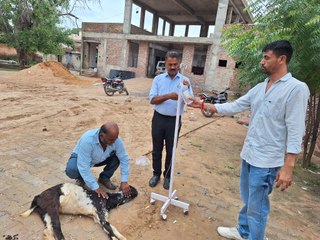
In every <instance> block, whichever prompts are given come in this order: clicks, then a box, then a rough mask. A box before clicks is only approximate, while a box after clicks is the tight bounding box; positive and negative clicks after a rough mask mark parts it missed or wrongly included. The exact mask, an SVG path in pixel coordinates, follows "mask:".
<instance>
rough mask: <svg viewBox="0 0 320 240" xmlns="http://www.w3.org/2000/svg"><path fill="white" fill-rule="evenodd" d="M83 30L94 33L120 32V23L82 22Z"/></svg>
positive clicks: (121, 27) (121, 25) (121, 28)
mask: <svg viewBox="0 0 320 240" xmlns="http://www.w3.org/2000/svg"><path fill="white" fill-rule="evenodd" d="M82 31H83V32H96V33H122V31H123V24H122V23H88V22H84V23H82Z"/></svg>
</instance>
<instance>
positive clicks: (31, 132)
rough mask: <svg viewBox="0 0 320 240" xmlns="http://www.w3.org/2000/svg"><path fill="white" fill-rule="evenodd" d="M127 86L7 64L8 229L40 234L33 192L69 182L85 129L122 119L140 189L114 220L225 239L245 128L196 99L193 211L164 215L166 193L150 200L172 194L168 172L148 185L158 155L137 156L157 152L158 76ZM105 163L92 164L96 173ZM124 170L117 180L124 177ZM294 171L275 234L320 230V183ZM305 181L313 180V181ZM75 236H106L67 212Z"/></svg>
mask: <svg viewBox="0 0 320 240" xmlns="http://www.w3.org/2000/svg"><path fill="white" fill-rule="evenodd" d="M125 83H126V85H127V88H128V90H129V93H130V94H129V96H126V95H124V94H123V95H120V94H115V95H114V96H113V97H109V96H107V95H106V94H105V93H104V91H103V88H102V86H101V85H100V81H99V79H92V78H90V79H89V78H84V77H81V79H80V78H78V77H74V76H71V75H70V74H69V73H68V72H66V71H64V70H63V69H60V68H59V66H56V65H55V64H51V65H50V64H47V65H41V66H39V65H37V66H35V67H33V68H31V69H26V70H23V71H20V72H18V73H16V72H5V71H1V72H0V109H1V111H0V130H1V138H0V149H1V151H0V163H1V165H0V178H1V182H0V189H1V193H0V233H1V235H0V238H1V237H2V238H3V239H19V240H30V239H42V231H43V229H44V226H43V224H42V222H41V220H40V218H39V216H38V215H37V214H35V213H34V214H32V215H31V216H30V217H29V218H26V219H23V218H21V217H20V216H19V213H21V212H22V211H24V210H25V209H27V208H28V207H29V205H30V203H31V201H32V199H33V197H34V196H35V195H36V194H38V193H40V192H41V191H43V190H45V189H46V188H48V187H51V186H53V185H55V184H58V183H62V182H74V181H73V180H71V179H69V178H68V177H66V175H65V173H64V169H65V164H66V161H67V159H68V157H69V154H70V151H71V150H72V149H73V147H74V146H75V143H76V141H77V140H78V138H79V137H80V136H81V134H82V133H83V132H85V131H86V130H88V129H91V128H95V127H99V126H100V125H101V124H103V123H104V122H106V121H109V120H114V121H116V122H117V123H118V124H119V126H120V135H121V137H122V138H123V140H124V142H125V145H126V148H127V151H128V153H129V155H130V157H131V158H132V161H131V174H130V184H131V185H133V186H135V187H136V188H137V189H138V191H139V196H138V197H137V198H136V199H134V200H133V201H132V202H131V203H128V204H126V205H123V206H120V207H118V208H117V209H114V210H112V211H111V213H110V218H109V220H110V222H111V223H112V224H113V225H114V226H116V227H117V229H118V230H119V231H120V232H121V233H122V234H123V235H124V236H126V237H127V238H128V239H149V240H151V239H153V240H158V239H159V240H160V239H173V240H179V239H184V240H191V239H192V240H194V239H201V240H202V239H222V238H220V237H219V236H218V234H217V233H216V228H217V227H218V226H219V225H227V226H233V225H235V224H236V220H237V212H238V210H239V208H240V207H241V201H240V196H239V187H238V185H239V170H240V169H239V166H240V159H239V153H240V150H241V147H242V143H243V139H244V137H245V134H246V131H247V129H246V128H245V127H244V126H242V125H239V124H237V123H236V119H237V118H231V117H223V116H217V115H216V116H214V117H212V118H205V117H204V116H202V114H201V113H200V111H199V110H195V109H190V108H188V109H187V110H186V112H185V114H184V116H183V126H182V130H181V137H180V139H179V145H178V148H177V157H176V166H175V175H174V184H173V187H174V189H176V190H177V195H178V197H179V200H181V201H183V202H186V203H189V204H190V210H189V214H188V215H184V214H183V211H182V209H180V208H178V207H174V206H169V208H168V210H167V212H166V213H167V216H168V218H167V221H163V220H161V218H160V208H161V207H162V205H163V203H162V202H160V201H156V202H155V204H154V205H151V204H150V194H151V192H155V193H159V194H162V195H164V196H167V195H168V191H166V190H164V189H163V187H162V183H163V179H162V180H161V184H159V185H158V186H157V187H155V188H154V189H151V188H150V187H149V186H148V180H149V178H150V177H151V176H152V170H151V165H147V166H138V165H136V164H135V161H136V159H137V158H138V157H140V156H142V155H145V154H147V155H146V156H147V157H148V158H149V159H150V160H151V155H150V151H151V149H152V145H151V133H150V130H151V118H152V113H153V110H152V106H151V105H150V104H149V102H148V92H149V89H150V86H151V83H152V79H147V78H144V79H141V78H140V79H131V80H127V81H125ZM100 171H101V169H99V168H96V169H94V172H95V175H96V176H98V174H99V172H100ZM119 180H120V175H119V170H117V172H116V173H115V176H114V177H113V182H114V183H117V184H119ZM301 183H303V181H302V180H301V179H298V178H297V177H296V178H295V182H294V184H293V186H292V187H291V188H290V189H289V190H288V191H287V192H285V193H281V192H279V191H278V190H276V191H274V192H273V193H272V195H271V208H272V211H271V214H270V218H269V224H268V227H267V233H266V236H267V238H268V239H273V240H278V239H283V240H292V239H306V240H307V239H320V205H319V192H320V191H319V187H318V189H316V190H315V189H314V188H313V189H312V188H309V187H303V188H302V185H303V184H301ZM305 185H306V184H305ZM61 222H62V229H63V232H64V234H65V237H66V239H67V240H70V239H76V240H82V239H83V240H88V239H107V236H106V234H105V233H104V232H103V230H102V229H101V228H100V226H99V225H98V224H96V223H94V222H93V221H92V219H90V218H88V217H83V216H82V217H81V216H69V215H64V216H62V217H61Z"/></svg>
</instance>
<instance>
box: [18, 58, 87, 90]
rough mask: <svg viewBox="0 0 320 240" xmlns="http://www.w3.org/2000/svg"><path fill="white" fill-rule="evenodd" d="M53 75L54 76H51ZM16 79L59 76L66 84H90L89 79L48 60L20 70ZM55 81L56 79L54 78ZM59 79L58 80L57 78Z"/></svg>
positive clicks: (44, 78)
mask: <svg viewBox="0 0 320 240" xmlns="http://www.w3.org/2000/svg"><path fill="white" fill-rule="evenodd" d="M53 77H54V78H53ZM17 78H18V79H26V80H44V81H47V80H49V79H50V81H52V80H53V79H56V78H59V79H62V80H63V82H64V83H66V84H73V85H89V84H92V82H91V81H89V80H83V79H80V78H78V77H77V76H75V75H73V74H72V73H71V72H70V71H69V70H68V69H67V68H65V67H64V66H63V65H62V64H61V63H59V62H55V61H48V62H42V63H39V64H36V65H34V66H32V67H30V68H27V69H24V70H21V71H19V72H18V73H17ZM55 81H57V80H55ZM58 81H59V80H58Z"/></svg>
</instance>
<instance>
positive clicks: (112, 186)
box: [98, 178, 117, 190]
mask: <svg viewBox="0 0 320 240" xmlns="http://www.w3.org/2000/svg"><path fill="white" fill-rule="evenodd" d="M98 182H99V183H101V184H102V185H103V186H105V187H106V188H108V189H110V190H116V189H117V186H115V185H113V184H112V182H111V181H110V180H101V179H100V178H99V179H98Z"/></svg>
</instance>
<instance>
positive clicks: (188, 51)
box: [182, 44, 204, 87]
mask: <svg viewBox="0 0 320 240" xmlns="http://www.w3.org/2000/svg"><path fill="white" fill-rule="evenodd" d="M194 51H195V45H193V44H186V45H184V47H183V53H182V63H183V65H182V73H183V75H185V76H187V77H188V78H189V79H190V82H191V84H192V86H194V87H199V86H202V85H204V75H194V74H193V73H192V72H191V71H192V62H193V55H194Z"/></svg>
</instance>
